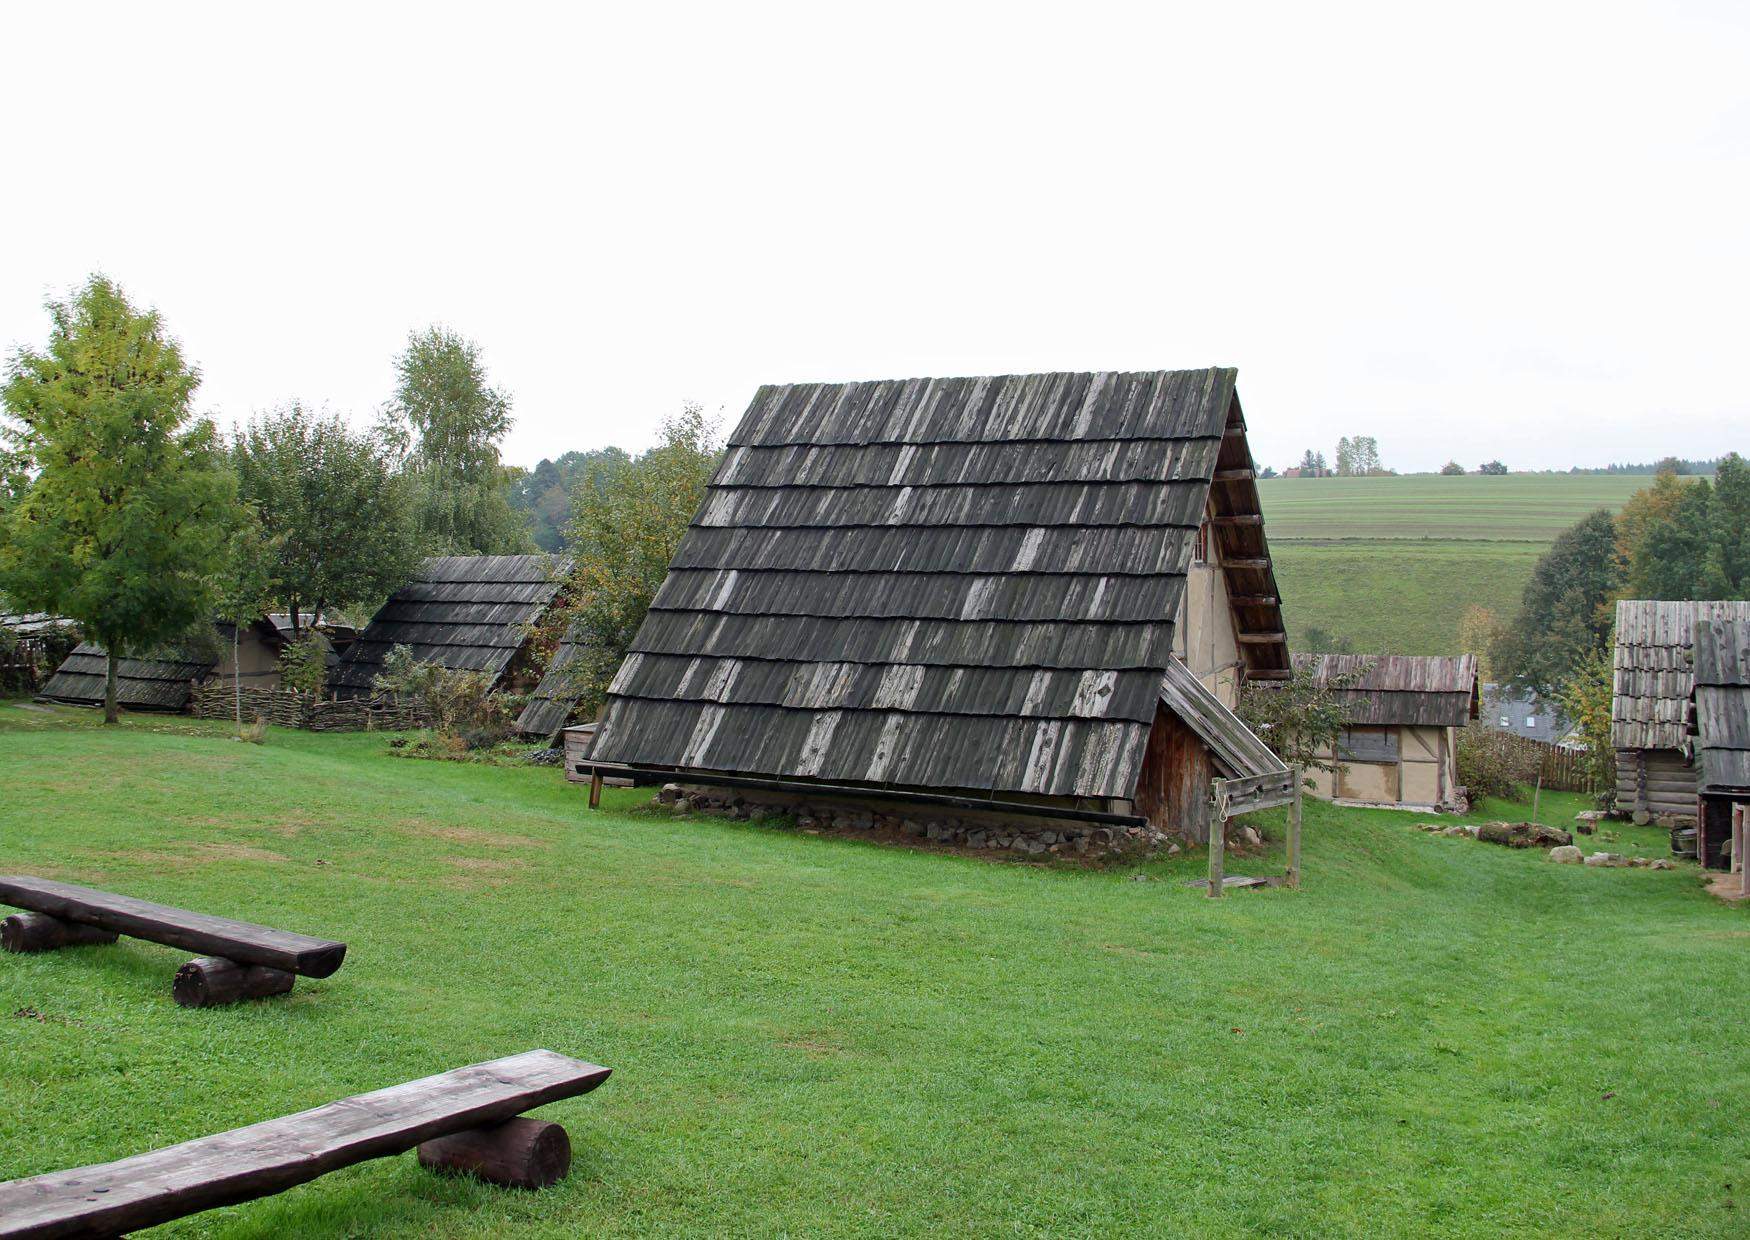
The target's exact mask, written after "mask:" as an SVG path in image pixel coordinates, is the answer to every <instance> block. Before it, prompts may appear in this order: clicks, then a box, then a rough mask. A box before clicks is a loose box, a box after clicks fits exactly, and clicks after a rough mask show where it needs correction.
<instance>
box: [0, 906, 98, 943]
mask: <svg viewBox="0 0 1750 1240" xmlns="http://www.w3.org/2000/svg"><path fill="white" fill-rule="evenodd" d="M115 940H116V934H115V931H113V930H100V929H98V928H97V927H96V926H87V925H84V924H83V923H81V922H77V921H63V920H61V919H60V918H59V917H50V916H49V915H48V914H47V913H14V914H12V916H10V917H8V918H7V919H6V920H5V921H0V947H3V948H5V949H6V950H7V951H9V952H50V951H54V950H55V949H56V948H57V947H77V946H79V945H81V944H84V943H113V942H115Z"/></svg>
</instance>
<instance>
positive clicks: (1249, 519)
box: [1209, 512, 1264, 525]
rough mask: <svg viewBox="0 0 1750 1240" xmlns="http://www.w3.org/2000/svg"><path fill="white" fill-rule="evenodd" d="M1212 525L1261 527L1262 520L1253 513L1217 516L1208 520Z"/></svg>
mask: <svg viewBox="0 0 1750 1240" xmlns="http://www.w3.org/2000/svg"><path fill="white" fill-rule="evenodd" d="M1209 521H1210V524H1212V525H1262V524H1264V518H1263V517H1262V516H1260V515H1259V514H1257V513H1253V512H1235V513H1228V514H1218V515H1216V516H1213V517H1211V518H1209Z"/></svg>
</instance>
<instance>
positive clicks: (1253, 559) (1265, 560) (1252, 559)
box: [1221, 556, 1270, 568]
mask: <svg viewBox="0 0 1750 1240" xmlns="http://www.w3.org/2000/svg"><path fill="white" fill-rule="evenodd" d="M1221 566H1222V567H1223V568H1269V567H1270V557H1269V556H1245V557H1241V558H1237V559H1232V560H1223V561H1222V562H1221Z"/></svg>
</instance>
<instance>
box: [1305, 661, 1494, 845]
mask: <svg viewBox="0 0 1750 1240" xmlns="http://www.w3.org/2000/svg"><path fill="white" fill-rule="evenodd" d="M1294 665H1295V668H1296V669H1297V670H1299V669H1305V670H1306V671H1309V672H1310V673H1311V674H1312V675H1313V676H1314V678H1315V679H1316V680H1317V681H1318V682H1320V683H1321V684H1327V685H1328V684H1330V683H1332V682H1335V683H1337V684H1338V685H1339V686H1341V687H1339V688H1337V689H1335V690H1333V691H1332V692H1333V694H1334V695H1335V696H1336V697H1338V698H1339V699H1341V700H1343V701H1344V702H1346V703H1347V705H1348V706H1349V708H1350V712H1351V713H1350V716H1349V719H1350V724H1349V727H1348V729H1347V730H1345V732H1344V733H1343V737H1342V739H1341V741H1340V742H1339V752H1338V753H1337V754H1334V755H1333V754H1331V753H1330V752H1328V751H1327V752H1325V753H1321V754H1319V755H1318V757H1319V759H1320V760H1321V761H1323V762H1327V763H1331V764H1332V765H1335V766H1337V767H1338V768H1339V769H1338V770H1336V771H1320V770H1313V771H1310V772H1309V773H1308V774H1309V778H1311V779H1312V781H1313V793H1314V795H1315V796H1322V797H1326V798H1330V799H1334V800H1339V801H1353V802H1357V803H1360V804H1364V805H1397V806H1403V807H1404V808H1406V809H1419V810H1442V809H1452V808H1455V807H1456V806H1457V801H1458V798H1457V791H1456V790H1457V788H1458V756H1457V755H1458V729H1459V728H1462V727H1464V726H1465V723H1466V722H1467V721H1469V720H1471V719H1475V718H1476V717H1477V709H1478V696H1477V661H1476V656H1474V655H1468V654H1462V655H1450V656H1446V655H1440V656H1431V655H1404V654H1387V655H1362V654H1297V655H1295V656H1294Z"/></svg>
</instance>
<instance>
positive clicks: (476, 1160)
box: [419, 1115, 571, 1188]
mask: <svg viewBox="0 0 1750 1240" xmlns="http://www.w3.org/2000/svg"><path fill="white" fill-rule="evenodd" d="M419 1165H420V1166H422V1167H424V1168H426V1169H427V1170H429V1171H436V1172H439V1173H440V1174H446V1175H471V1176H473V1177H474V1178H475V1179H477V1180H485V1181H486V1182H487V1183H488V1184H496V1185H498V1186H499V1187H501V1188H546V1187H547V1186H548V1185H551V1184H557V1183H558V1182H559V1181H560V1180H563V1179H564V1178H565V1174H566V1172H568V1171H570V1170H571V1138H570V1137H569V1136H567V1135H566V1132H565V1129H564V1128H562V1127H560V1126H559V1125H558V1124H555V1123H553V1122H552V1121H550V1120H544V1119H531V1118H529V1117H528V1116H527V1115H521V1116H518V1117H517V1118H516V1119H512V1120H506V1121H505V1122H504V1123H502V1124H497V1125H494V1126H492V1127H490V1128H469V1129H467V1130H465V1131H463V1132H457V1133H452V1134H451V1135H450V1136H447V1137H437V1138H435V1139H434V1140H431V1141H426V1142H424V1143H423V1144H421V1145H420V1147H419Z"/></svg>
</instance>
